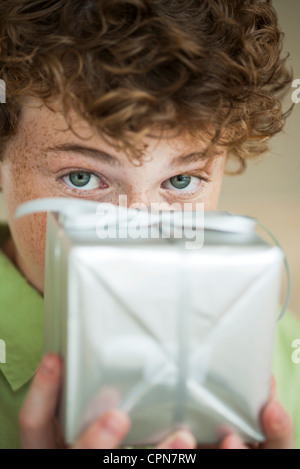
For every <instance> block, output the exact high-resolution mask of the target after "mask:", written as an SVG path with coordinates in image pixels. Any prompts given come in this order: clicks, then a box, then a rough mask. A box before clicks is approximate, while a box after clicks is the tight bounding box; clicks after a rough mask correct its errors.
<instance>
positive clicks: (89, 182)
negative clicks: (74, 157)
mask: <svg viewBox="0 0 300 469" xmlns="http://www.w3.org/2000/svg"><path fill="white" fill-rule="evenodd" d="M63 181H64V182H65V183H66V184H68V186H70V187H72V188H76V189H79V190H92V189H97V188H98V187H99V186H100V180H99V178H98V177H97V176H95V175H94V174H92V173H89V172H87V171H74V172H72V173H69V174H67V175H66V176H64V177H63Z"/></svg>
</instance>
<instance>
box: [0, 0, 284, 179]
mask: <svg viewBox="0 0 300 469" xmlns="http://www.w3.org/2000/svg"><path fill="white" fill-rule="evenodd" d="M0 31H1V33H0V78H2V79H3V80H4V81H5V83H6V87H7V101H6V105H4V104H2V105H0V115H1V117H0V152H1V153H3V148H4V145H5V143H6V142H7V141H8V139H9V138H10V137H11V136H12V135H13V134H14V133H15V132H16V130H17V126H18V121H19V119H20V115H21V110H22V97H23V96H34V97H39V98H41V99H42V100H44V102H46V103H47V100H49V99H50V100H51V99H52V98H58V99H59V102H60V103H61V107H62V109H63V112H64V115H65V116H66V119H67V122H68V123H69V126H70V127H71V128H72V123H71V119H70V113H69V111H70V110H71V109H73V110H75V111H76V112H77V113H79V115H80V116H81V117H83V118H84V119H86V120H87V121H88V122H89V124H90V125H92V126H93V128H96V129H97V131H99V132H101V133H102V135H103V137H105V138H106V139H107V140H108V141H109V143H111V144H112V145H114V146H115V147H116V148H119V149H123V150H124V151H126V153H128V155H129V154H130V155H133V156H134V157H135V158H141V155H142V154H143V152H140V149H139V150H137V142H138V141H139V139H141V137H143V136H144V135H149V133H150V135H151V131H153V129H160V130H161V131H163V130H165V129H168V130H172V129H175V130H176V131H177V132H178V131H179V133H181V132H182V131H184V132H187V133H188V134H189V135H190V136H192V137H196V138H199V137H201V138H202V139H203V138H204V137H205V138H207V139H208V141H210V142H211V145H214V144H218V145H224V146H227V147H228V150H229V154H230V155H234V156H236V157H238V159H239V160H240V163H241V167H240V171H239V172H242V170H243V169H244V168H245V166H246V160H247V159H248V158H251V157H254V156H257V155H258V154H261V153H263V152H265V151H266V150H267V149H268V142H267V141H268V139H269V137H270V136H272V135H274V134H276V133H277V132H279V131H280V130H282V128H283V125H284V122H285V118H286V116H287V113H283V111H282V106H281V101H280V99H281V97H282V96H283V92H284V91H285V89H286V88H287V85H288V84H289V83H290V82H291V79H292V77H291V73H290V72H289V71H288V70H287V69H286V66H285V62H286V57H285V58H282V57H281V51H282V36H283V34H282V33H281V31H280V29H279V27H278V20H277V15H276V12H275V10H274V8H273V6H272V3H271V0H270V1H269V0H266V1H258V0H0ZM211 145H210V147H211Z"/></svg>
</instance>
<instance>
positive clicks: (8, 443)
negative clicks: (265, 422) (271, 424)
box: [0, 224, 300, 449]
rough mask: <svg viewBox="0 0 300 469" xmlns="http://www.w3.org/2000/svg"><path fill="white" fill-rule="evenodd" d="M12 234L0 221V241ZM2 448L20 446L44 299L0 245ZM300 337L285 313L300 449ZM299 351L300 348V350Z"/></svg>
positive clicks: (282, 349)
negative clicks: (298, 359) (296, 343)
mask: <svg viewBox="0 0 300 469" xmlns="http://www.w3.org/2000/svg"><path fill="white" fill-rule="evenodd" d="M8 237H9V230H8V227H7V226H6V225H1V224H0V246H1V245H2V244H3V243H4V241H5V240H6V239H8ZM0 305H1V306H0V340H1V342H0V362H1V361H4V353H3V352H4V350H3V344H4V343H5V352H6V357H5V363H0V449H2V448H3V449H4V448H18V447H19V435H18V412H19V409H20V407H21V405H22V402H23V399H24V397H25V395H26V393H27V391H28V388H29V385H30V381H31V378H32V376H33V374H34V372H35V370H36V368H37V366H38V363H39V361H40V359H41V356H42V339H43V298H42V297H41V296H40V295H39V293H37V291H36V290H35V289H34V288H32V287H31V286H30V285H29V284H28V282H27V281H26V279H25V278H24V277H23V276H22V275H21V274H20V272H19V271H18V270H17V269H16V268H15V267H14V265H13V264H12V263H11V262H10V261H9V260H8V259H7V258H6V256H5V255H4V254H3V252H2V251H1V249H0ZM294 339H300V322H299V321H298V319H297V318H296V317H295V316H293V315H292V314H291V313H286V314H285V316H284V317H283V319H281V320H280V321H279V323H278V328H277V337H276V342H275V351H274V367H273V371H274V375H275V378H276V380H277V388H278V395H279V399H280V401H281V402H282V403H283V405H284V407H285V408H286V410H287V411H288V412H289V413H290V415H291V416H292V418H293V423H294V435H295V440H296V447H297V448H298V449H300V363H299V364H296V363H293V361H292V353H293V352H294V349H293V348H292V342H293V340H294ZM299 356H300V353H299Z"/></svg>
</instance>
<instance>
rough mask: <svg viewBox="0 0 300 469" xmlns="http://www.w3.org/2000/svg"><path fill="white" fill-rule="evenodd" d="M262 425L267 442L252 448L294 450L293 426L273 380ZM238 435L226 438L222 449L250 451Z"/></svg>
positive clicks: (221, 446)
mask: <svg viewBox="0 0 300 469" xmlns="http://www.w3.org/2000/svg"><path fill="white" fill-rule="evenodd" d="M262 425H263V429H264V432H265V435H266V441H265V442H264V443H261V444H259V445H253V446H251V447H255V448H259V449H294V435H293V425H292V420H291V418H290V416H289V415H288V414H287V412H286V411H285V410H284V408H283V407H282V405H281V404H280V402H279V401H278V400H277V394H276V384H275V379H274V378H273V382H272V389H271V395H270V399H269V402H268V403H267V405H266V406H265V408H264V410H263V412H262ZM249 448H250V447H249V446H247V445H245V443H244V442H243V441H242V440H241V438H240V437H239V436H238V435H235V434H232V435H229V436H227V437H226V438H224V440H223V441H222V442H221V445H220V449H249Z"/></svg>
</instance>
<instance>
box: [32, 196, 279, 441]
mask: <svg viewBox="0 0 300 469" xmlns="http://www.w3.org/2000/svg"><path fill="white" fill-rule="evenodd" d="M67 202H69V205H67ZM102 205H103V204H102ZM50 207H52V211H48V218H47V249H46V270H45V274H46V277H45V352H48V351H51V352H56V353H58V354H59V355H61V356H62V358H63V361H64V379H63V388H62V396H61V403H60V421H61V423H62V426H63V431H64V435H65V438H66V441H67V442H68V443H72V442H74V440H75V439H76V438H77V437H78V436H79V435H80V434H81V432H82V431H83V430H84V429H85V428H86V426H87V425H88V424H89V423H90V422H92V421H93V420H94V419H95V418H96V417H97V416H99V415H101V414H102V413H103V412H105V411H106V410H109V409H112V408H119V409H123V410H125V411H126V412H128V413H129V415H130V418H131V421H132V425H131V429H130V431H129V433H128V435H127V436H126V437H125V439H124V441H123V445H129V446H139V445H154V444H156V443H158V442H159V441H161V440H162V439H163V438H164V437H165V436H167V435H168V434H170V433H171V432H173V431H174V430H176V429H178V428H188V429H190V430H191V431H192V433H193V434H194V435H195V437H196V438H197V441H198V443H214V442H217V441H219V440H220V438H222V437H223V436H224V435H226V434H227V433H229V432H231V431H235V432H237V433H238V434H239V435H241V437H242V438H243V439H244V440H245V441H247V442H251V441H262V440H263V439H264V435H263V432H262V428H261V424H260V415H261V411H262V409H263V406H264V405H265V403H266V401H267V400H268V396H269V392H270V382H271V363H272V347H273V338H274V331H275V327H276V319H277V314H278V300H279V292H280V284H281V271H282V261H283V252H282V250H281V249H280V248H279V247H278V246H273V245H269V244H268V243H267V242H266V241H264V240H263V239H262V238H261V237H260V236H258V235H257V234H256V232H255V225H256V222H255V220H253V219H250V218H248V217H242V216H236V215H235V216H234V215H230V214H228V213H225V212H205V213H204V218H203V220H204V229H203V226H202V227H197V229H198V235H199V233H202V234H201V236H198V239H197V242H198V245H197V243H196V245H195V246H193V247H192V248H190V249H187V244H186V243H187V240H188V241H189V242H190V240H191V236H190V235H191V231H188V230H187V231H185V232H184V233H183V236H181V237H180V236H177V237H176V236H175V235H174V232H173V235H172V233H170V234H169V237H166V236H165V237H164V236H156V237H155V236H154V237H152V238H150V237H148V238H147V237H145V236H144V237H142V236H136V237H135V239H132V238H129V237H127V238H126V236H124V233H123V234H122V236H115V237H105V236H104V235H103V232H102V235H101V233H100V234H99V220H98V219H97V217H96V216H95V204H93V203H89V202H84V203H81V204H78V200H76V202H75V203H74V201H73V202H72V201H66V200H64V205H60V206H59V207H58V206H57V205H55V204H54V206H53V205H51V204H50ZM55 207H56V208H55ZM39 209H40V210H46V209H47V206H46V208H45V204H44V205H43V204H42V208H41V207H40V208H39ZM48 209H49V205H48ZM126 210H127V209H125V208H123V207H119V209H118V213H119V214H120V211H121V213H123V214H124V213H125V215H126ZM59 211H61V212H63V214H59V213H58V212H59ZM140 213H141V212H140ZM98 215H99V213H98ZM115 215H117V211H116V212H115ZM113 216H114V214H113ZM113 216H112V217H111V216H110V219H109V221H108V222H107V223H108V224H110V225H113V224H114V220H113ZM138 216H139V215H138ZM97 220H98V221H97ZM123 222H124V220H123ZM123 222H122V223H121V225H122V224H123V225H124V223H123ZM97 223H98V225H97ZM150 224H151V225H152V226H153V225H156V228H157V232H156V234H157V233H160V234H162V233H164V232H165V229H164V221H163V220H161V219H160V221H159V222H158V221H157V219H156V220H154V221H153V220H152V221H151V223H150ZM165 224H167V223H165ZM119 225H120V222H119ZM175 225H176V223H175ZM177 225H178V222H177ZM192 225H193V223H192ZM97 226H98V229H97ZM177 227H178V226H177ZM102 228H103V224H102ZM119 228H120V226H119ZM123 228H124V227H123ZM188 229H189V230H194V233H195V227H194V226H190V227H189V228H188ZM177 234H178V233H177Z"/></svg>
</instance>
